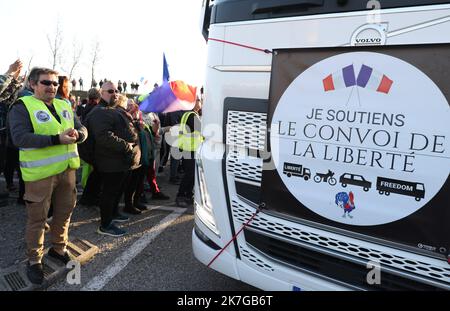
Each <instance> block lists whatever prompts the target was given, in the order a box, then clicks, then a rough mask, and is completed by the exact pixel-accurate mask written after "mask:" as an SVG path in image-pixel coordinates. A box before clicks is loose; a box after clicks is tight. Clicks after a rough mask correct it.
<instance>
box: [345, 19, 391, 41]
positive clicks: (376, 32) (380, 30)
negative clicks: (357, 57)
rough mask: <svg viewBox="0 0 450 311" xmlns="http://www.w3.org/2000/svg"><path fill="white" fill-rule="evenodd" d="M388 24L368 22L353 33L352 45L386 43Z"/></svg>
mask: <svg viewBox="0 0 450 311" xmlns="http://www.w3.org/2000/svg"><path fill="white" fill-rule="evenodd" d="M386 32H387V24H366V25H363V26H361V27H359V28H358V29H356V31H355V32H354V33H353V35H352V39H351V45H352V46H370V45H385V44H386Z"/></svg>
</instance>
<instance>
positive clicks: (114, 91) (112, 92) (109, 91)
mask: <svg viewBox="0 0 450 311" xmlns="http://www.w3.org/2000/svg"><path fill="white" fill-rule="evenodd" d="M106 92H108V93H109V94H114V93H116V94H117V93H119V90H107V91H106Z"/></svg>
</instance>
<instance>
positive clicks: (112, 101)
mask: <svg viewBox="0 0 450 311" xmlns="http://www.w3.org/2000/svg"><path fill="white" fill-rule="evenodd" d="M109 106H110V107H115V106H117V100H116V99H115V98H114V97H111V99H110V100H109Z"/></svg>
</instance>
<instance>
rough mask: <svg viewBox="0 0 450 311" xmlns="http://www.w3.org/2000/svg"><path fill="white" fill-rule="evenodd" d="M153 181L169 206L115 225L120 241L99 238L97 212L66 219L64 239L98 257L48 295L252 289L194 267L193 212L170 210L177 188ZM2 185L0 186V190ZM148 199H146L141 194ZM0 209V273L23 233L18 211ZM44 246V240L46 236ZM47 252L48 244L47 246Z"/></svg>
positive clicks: (80, 211) (13, 259)
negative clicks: (77, 280)
mask: <svg viewBox="0 0 450 311" xmlns="http://www.w3.org/2000/svg"><path fill="white" fill-rule="evenodd" d="M166 181H167V176H166V175H164V174H163V175H162V176H160V177H159V184H160V186H161V187H162V190H163V192H165V193H167V194H168V195H170V197H171V200H169V201H152V200H149V204H148V206H149V209H150V210H148V211H146V212H145V213H143V214H142V215H138V216H131V217H130V218H131V219H130V221H129V222H127V223H124V224H122V225H121V227H122V228H125V229H126V230H128V234H127V235H126V236H124V237H121V238H113V237H108V236H103V235H99V234H97V233H96V229H97V227H98V223H99V220H100V218H99V211H98V209H95V208H92V207H84V206H77V208H76V209H75V211H74V214H73V216H72V222H71V227H70V239H71V240H73V239H75V238H81V239H85V240H88V241H89V242H91V243H92V244H94V245H96V246H97V247H99V253H98V254H97V255H96V256H95V257H94V258H93V259H91V260H90V261H89V262H87V263H86V264H85V265H83V266H81V271H80V272H81V284H79V285H77V284H75V285H71V284H68V282H67V281H66V279H65V278H62V279H60V280H59V281H58V282H56V283H54V284H52V285H51V286H50V287H49V288H48V289H47V290H49V291H67V290H70V291H79V290H90V291H97V290H101V291H168V290H170V291H249V290H256V289H255V288H253V287H251V286H249V285H247V284H244V283H242V282H240V281H237V280H234V279H231V278H229V277H227V276H224V275H222V274H220V273H217V272H215V271H214V270H211V269H208V268H206V266H204V265H203V264H201V263H200V262H198V261H197V260H196V259H195V257H194V255H193V253H192V246H191V233H192V228H193V221H194V215H193V214H194V210H193V208H188V209H180V208H178V207H176V206H175V204H174V198H175V194H176V191H177V186H175V185H171V184H169V183H167V182H166ZM1 186H2V185H0V187H1ZM147 196H148V197H150V196H151V195H150V194H147ZM13 202H15V201H14V200H11V204H10V205H9V206H6V207H1V208H0V239H1V241H0V242H1V243H2V248H1V253H0V269H2V268H7V267H9V266H11V265H13V264H17V263H18V262H20V261H23V260H25V258H26V257H25V242H24V239H23V233H24V228H25V221H26V214H25V208H24V207H23V206H17V205H15V204H14V203H13ZM46 240H49V236H48V235H46ZM47 246H48V244H47Z"/></svg>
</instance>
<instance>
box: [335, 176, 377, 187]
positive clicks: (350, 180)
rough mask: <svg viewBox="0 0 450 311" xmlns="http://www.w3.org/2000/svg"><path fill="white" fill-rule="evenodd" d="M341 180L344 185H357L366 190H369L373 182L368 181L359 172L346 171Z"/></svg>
mask: <svg viewBox="0 0 450 311" xmlns="http://www.w3.org/2000/svg"><path fill="white" fill-rule="evenodd" d="M339 182H340V183H341V185H342V187H344V188H345V187H347V185H355V186H359V187H362V188H363V189H364V191H366V192H367V191H369V189H370V188H372V183H371V182H370V181H367V180H366V179H365V178H364V177H363V176H361V175H357V174H350V173H345V174H343V175H342V176H341V177H340V178H339Z"/></svg>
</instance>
